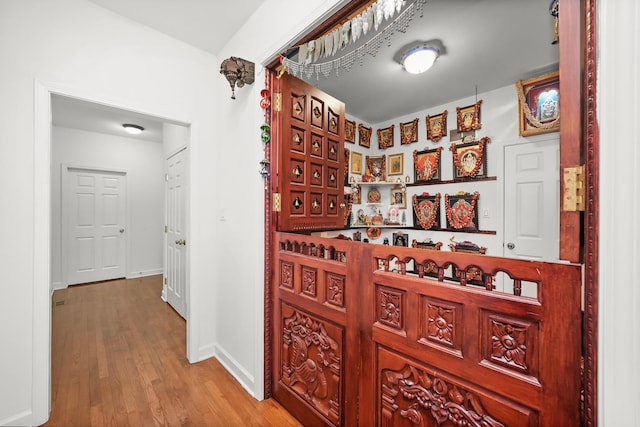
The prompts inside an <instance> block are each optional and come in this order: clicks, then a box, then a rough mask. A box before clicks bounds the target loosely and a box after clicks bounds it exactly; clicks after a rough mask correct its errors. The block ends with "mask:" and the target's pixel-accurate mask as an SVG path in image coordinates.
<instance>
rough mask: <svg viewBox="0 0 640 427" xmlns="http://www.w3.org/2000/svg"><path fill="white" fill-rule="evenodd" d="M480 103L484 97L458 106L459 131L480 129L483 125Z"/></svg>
mask: <svg viewBox="0 0 640 427" xmlns="http://www.w3.org/2000/svg"><path fill="white" fill-rule="evenodd" d="M480 104H482V99H481V100H480V101H478V102H476V103H475V104H472V105H468V106H466V107H456V112H457V113H458V131H459V132H469V131H472V130H478V129H480V127H481V126H482V124H481V123H480Z"/></svg>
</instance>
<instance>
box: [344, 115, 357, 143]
mask: <svg viewBox="0 0 640 427" xmlns="http://www.w3.org/2000/svg"><path fill="white" fill-rule="evenodd" d="M344 141H345V142H350V143H352V144H355V143H356V122H354V121H353V120H346V119H345V121H344Z"/></svg>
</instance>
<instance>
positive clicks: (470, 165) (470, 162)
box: [449, 136, 491, 179]
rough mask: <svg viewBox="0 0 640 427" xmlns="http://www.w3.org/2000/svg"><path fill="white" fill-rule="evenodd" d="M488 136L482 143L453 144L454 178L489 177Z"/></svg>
mask: <svg viewBox="0 0 640 427" xmlns="http://www.w3.org/2000/svg"><path fill="white" fill-rule="evenodd" d="M489 142H491V139H490V138H489V137H488V136H485V137H483V138H481V139H480V141H474V142H468V143H465V144H451V146H450V147H449V150H451V152H452V153H453V156H452V157H453V177H454V178H455V179H462V178H477V177H485V176H487V150H486V148H487V144H488V143H489Z"/></svg>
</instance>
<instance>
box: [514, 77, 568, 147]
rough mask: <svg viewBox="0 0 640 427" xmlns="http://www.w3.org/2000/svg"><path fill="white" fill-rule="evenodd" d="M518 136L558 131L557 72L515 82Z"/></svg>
mask: <svg viewBox="0 0 640 427" xmlns="http://www.w3.org/2000/svg"><path fill="white" fill-rule="evenodd" d="M516 92H517V94H518V107H519V108H518V111H519V122H520V135H521V136H531V135H537V134H542V133H548V132H558V131H559V130H560V98H559V96H560V75H559V73H558V72H557V71H555V72H553V73H549V74H545V75H542V76H539V77H535V78H533V79H529V80H519V81H518V82H516Z"/></svg>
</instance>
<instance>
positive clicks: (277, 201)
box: [272, 193, 282, 212]
mask: <svg viewBox="0 0 640 427" xmlns="http://www.w3.org/2000/svg"><path fill="white" fill-rule="evenodd" d="M272 206H273V207H272V209H273V211H274V212H280V209H281V208H282V206H281V197H280V193H273V202H272Z"/></svg>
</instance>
